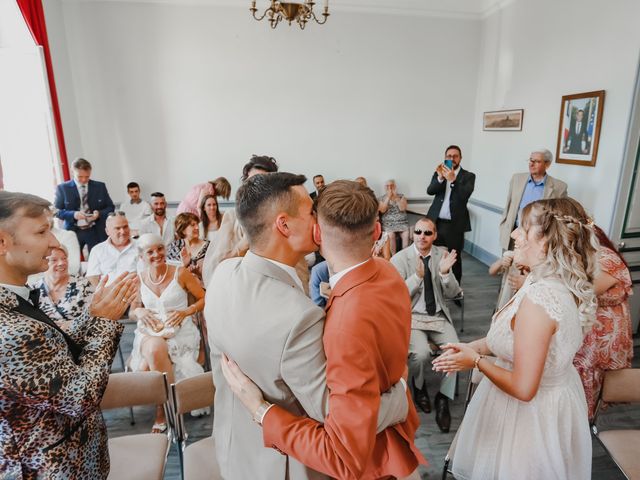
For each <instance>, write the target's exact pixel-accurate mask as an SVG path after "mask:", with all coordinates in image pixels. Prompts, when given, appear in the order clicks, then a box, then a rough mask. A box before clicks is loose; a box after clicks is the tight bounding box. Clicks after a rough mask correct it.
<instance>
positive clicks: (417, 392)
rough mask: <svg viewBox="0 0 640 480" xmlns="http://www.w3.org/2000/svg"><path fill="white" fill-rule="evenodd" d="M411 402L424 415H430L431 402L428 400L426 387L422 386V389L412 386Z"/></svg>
mask: <svg viewBox="0 0 640 480" xmlns="http://www.w3.org/2000/svg"><path fill="white" fill-rule="evenodd" d="M413 401H414V402H415V404H416V406H417V407H418V408H419V409H420V410H422V411H423V412H424V413H431V400H429V392H428V391H427V386H426V385H423V386H422V388H416V386H415V385H414V386H413Z"/></svg>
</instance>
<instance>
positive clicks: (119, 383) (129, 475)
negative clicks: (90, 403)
mask: <svg viewBox="0 0 640 480" xmlns="http://www.w3.org/2000/svg"><path fill="white" fill-rule="evenodd" d="M138 405H156V406H158V405H162V406H164V407H165V411H167V410H168V408H167V407H168V387H167V376H166V374H164V373H160V372H126V373H112V374H111V375H109V383H108V384H107V388H106V390H105V392H104V396H103V397H102V402H101V404H100V408H101V409H102V410H110V409H114V408H123V407H133V406H138ZM169 434H170V430H168V433H167V434H158V433H146V434H138V435H126V436H122V437H116V438H110V439H109V457H110V458H111V471H110V472H109V477H108V478H109V479H114V480H116V479H117V480H127V479H131V480H134V479H135V480H138V479H141V478H144V479H149V480H151V479H157V480H161V479H162V477H163V475H164V467H165V464H166V461H167V455H168V453H169V446H170V437H169Z"/></svg>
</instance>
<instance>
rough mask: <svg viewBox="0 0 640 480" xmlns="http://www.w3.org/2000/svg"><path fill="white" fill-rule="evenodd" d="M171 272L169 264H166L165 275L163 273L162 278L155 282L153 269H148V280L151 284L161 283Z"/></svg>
mask: <svg viewBox="0 0 640 480" xmlns="http://www.w3.org/2000/svg"><path fill="white" fill-rule="evenodd" d="M168 272H169V265H165V266H164V275H162V276H161V277H160V280H158V281H157V282H154V281H153V280H151V271H150V270H147V280H149V283H150V284H151V285H160V284H162V282H164V279H165V278H167V273H168Z"/></svg>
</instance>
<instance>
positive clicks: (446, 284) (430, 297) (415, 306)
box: [391, 217, 462, 432]
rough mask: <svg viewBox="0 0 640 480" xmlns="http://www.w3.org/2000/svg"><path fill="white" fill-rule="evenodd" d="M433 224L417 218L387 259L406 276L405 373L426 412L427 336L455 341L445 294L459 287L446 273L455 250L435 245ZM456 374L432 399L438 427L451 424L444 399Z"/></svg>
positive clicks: (451, 390) (449, 394)
mask: <svg viewBox="0 0 640 480" xmlns="http://www.w3.org/2000/svg"><path fill="white" fill-rule="evenodd" d="M436 238H438V233H437V232H436V225H435V223H434V222H433V220H431V219H429V218H426V217H424V218H421V219H420V220H418V221H417V222H416V226H415V229H414V232H413V245H410V246H408V247H407V248H405V249H403V250H401V251H400V252H398V253H396V254H395V255H394V256H393V257H391V263H393V265H394V266H395V267H396V269H397V270H398V272H400V276H401V277H402V278H403V279H404V280H405V283H406V285H407V288H408V289H409V295H411V305H412V312H411V338H410V340H409V378H410V379H411V381H412V384H413V388H414V399H415V401H416V403H417V405H418V406H419V407H420V408H421V409H422V411H424V412H426V413H429V412H430V411H431V402H430V401H429V393H428V391H427V383H426V371H427V369H428V368H429V358H430V356H431V350H430V348H429V340H431V341H432V342H434V343H435V344H436V345H442V344H445V343H450V342H457V341H458V335H457V333H456V329H455V328H453V323H452V321H451V313H449V308H448V307H447V303H446V299H447V298H454V297H456V296H457V295H458V294H459V293H460V292H461V291H462V290H461V289H460V286H459V285H458V282H457V280H456V278H455V276H454V275H453V273H452V272H451V267H452V266H453V264H454V263H455V262H456V257H457V252H456V251H455V250H453V251H451V252H448V251H447V249H446V248H443V247H436V246H435V245H434V244H433V243H434V242H435V240H436ZM455 387H456V377H455V375H449V376H445V377H443V379H442V382H441V383H440V391H439V392H438V394H437V395H436V398H435V406H436V423H437V424H438V427H439V428H440V430H441V431H443V432H448V431H449V428H450V425H451V415H450V413H449V401H448V399H449V398H450V399H452V400H453V395H454V393H455Z"/></svg>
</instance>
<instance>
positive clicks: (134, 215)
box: [120, 182, 153, 237]
mask: <svg viewBox="0 0 640 480" xmlns="http://www.w3.org/2000/svg"><path fill="white" fill-rule="evenodd" d="M127 194H128V195H129V200H125V201H124V202H122V204H121V205H120V210H121V211H123V212H124V213H125V215H126V216H127V220H129V228H130V229H131V236H132V237H137V236H138V235H139V233H140V222H142V220H144V219H145V218H147V217H148V216H150V215H151V214H152V213H153V212H152V211H151V206H150V205H149V204H148V203H147V202H145V201H144V200H142V199H141V198H140V185H138V184H137V183H136V182H129V183H128V184H127Z"/></svg>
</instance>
